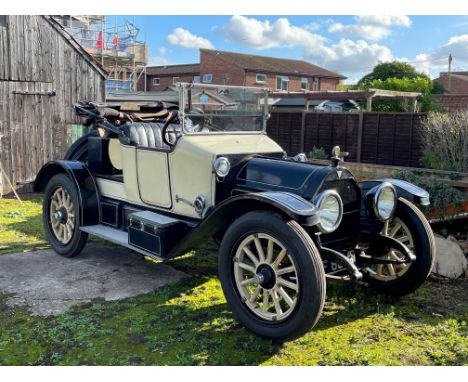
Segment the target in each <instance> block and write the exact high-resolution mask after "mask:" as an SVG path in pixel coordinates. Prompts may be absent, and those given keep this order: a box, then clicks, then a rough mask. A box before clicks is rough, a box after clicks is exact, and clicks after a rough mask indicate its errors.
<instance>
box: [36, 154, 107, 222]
mask: <svg viewBox="0 0 468 382" xmlns="http://www.w3.org/2000/svg"><path fill="white" fill-rule="evenodd" d="M57 174H67V175H68V176H69V177H70V178H71V179H72V180H73V182H74V183H75V186H76V189H77V191H78V197H79V202H80V210H81V214H80V216H81V219H80V220H81V221H80V224H81V226H87V225H94V224H99V221H100V218H99V211H100V209H99V193H98V188H97V186H96V183H95V181H94V178H93V176H92V175H91V173H90V172H89V170H88V168H87V167H86V165H85V164H84V163H83V162H78V161H65V160H57V161H50V162H47V163H46V164H45V165H44V166H43V167H42V168H41V170H40V171H39V173H38V174H37V177H36V180H35V181H34V191H35V192H44V190H45V189H46V187H47V184H48V183H49V181H50V179H51V178H52V177H53V176H54V175H57Z"/></svg>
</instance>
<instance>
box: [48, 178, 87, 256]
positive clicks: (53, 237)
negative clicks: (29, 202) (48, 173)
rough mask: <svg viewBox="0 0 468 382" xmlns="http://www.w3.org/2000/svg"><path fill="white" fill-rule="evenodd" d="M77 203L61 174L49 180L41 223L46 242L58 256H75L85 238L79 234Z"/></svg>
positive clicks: (72, 188)
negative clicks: (47, 241)
mask: <svg viewBox="0 0 468 382" xmlns="http://www.w3.org/2000/svg"><path fill="white" fill-rule="evenodd" d="M79 203H80V201H79V198H78V192H77V190H76V186H75V184H74V183H73V181H72V180H71V179H70V178H69V177H68V176H67V175H65V174H58V175H55V176H53V177H52V178H51V179H50V181H49V183H48V184H47V187H46V190H45V197H44V202H43V214H42V216H43V223H44V229H45V234H46V237H47V239H48V240H49V243H50V244H51V246H52V248H53V249H54V251H55V252H57V253H58V254H59V255H62V256H65V257H72V256H76V255H78V254H79V253H80V252H81V251H82V249H83V247H84V246H85V244H86V240H87V239H88V234H87V233H85V232H83V231H81V230H80V227H79V225H80V204H79Z"/></svg>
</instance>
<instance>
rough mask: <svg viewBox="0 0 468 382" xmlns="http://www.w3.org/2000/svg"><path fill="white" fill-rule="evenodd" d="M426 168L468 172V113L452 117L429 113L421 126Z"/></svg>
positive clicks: (464, 112) (466, 111) (422, 159)
mask: <svg viewBox="0 0 468 382" xmlns="http://www.w3.org/2000/svg"><path fill="white" fill-rule="evenodd" d="M421 127H422V142H423V153H422V158H421V162H422V164H423V165H424V166H425V167H427V168H434V169H438V170H447V171H459V172H467V171H468V110H464V111H459V112H456V113H453V114H443V113H435V112H434V113H429V114H428V116H427V118H426V119H424V120H423V121H422V123H421Z"/></svg>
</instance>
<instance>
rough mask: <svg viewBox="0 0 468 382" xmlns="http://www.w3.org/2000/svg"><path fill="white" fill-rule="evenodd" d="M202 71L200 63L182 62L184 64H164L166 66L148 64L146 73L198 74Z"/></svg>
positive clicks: (169, 74) (170, 74)
mask: <svg viewBox="0 0 468 382" xmlns="http://www.w3.org/2000/svg"><path fill="white" fill-rule="evenodd" d="M197 73H200V64H182V65H164V66H147V67H146V74H147V75H148V74H149V75H161V76H164V75H168V76H172V75H175V74H197Z"/></svg>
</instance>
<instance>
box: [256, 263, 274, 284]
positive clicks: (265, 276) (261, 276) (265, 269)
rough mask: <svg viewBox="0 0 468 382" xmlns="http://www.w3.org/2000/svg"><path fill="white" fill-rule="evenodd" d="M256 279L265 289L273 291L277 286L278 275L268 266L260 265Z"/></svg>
mask: <svg viewBox="0 0 468 382" xmlns="http://www.w3.org/2000/svg"><path fill="white" fill-rule="evenodd" d="M256 277H257V278H258V284H259V285H260V286H261V287H262V288H265V289H271V288H273V287H274V286H275V284H276V273H275V271H274V270H273V268H272V267H271V266H269V265H268V264H260V265H259V267H258V268H257V274H256Z"/></svg>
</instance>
